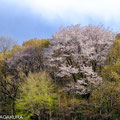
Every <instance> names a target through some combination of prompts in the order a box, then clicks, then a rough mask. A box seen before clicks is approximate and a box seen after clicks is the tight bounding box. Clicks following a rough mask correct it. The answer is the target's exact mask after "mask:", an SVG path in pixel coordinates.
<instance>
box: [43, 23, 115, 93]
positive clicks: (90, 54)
mask: <svg viewBox="0 0 120 120" xmlns="http://www.w3.org/2000/svg"><path fill="white" fill-rule="evenodd" d="M114 39H115V34H114V33H113V32H111V31H110V30H108V29H105V28H103V27H102V26H97V27H95V26H92V25H88V26H86V27H81V26H80V25H75V26H68V27H65V28H63V27H61V28H60V31H59V32H57V33H56V34H54V35H53V38H52V40H51V41H50V47H49V48H47V49H45V51H44V56H45V58H46V60H45V64H46V66H47V67H48V68H49V72H50V73H53V76H54V77H55V78H62V79H64V77H66V76H67V77H71V78H72V80H73V81H72V83H71V84H69V86H70V87H68V88H67V90H74V89H75V88H76V90H77V91H76V92H77V93H80V94H85V93H86V91H87V89H86V86H88V84H93V85H96V84H99V83H100V82H101V81H102V78H101V77H100V76H99V75H98V72H99V71H98V70H97V67H100V66H102V65H104V62H105V60H106V55H107V54H108V52H109V50H110V48H111V47H112V45H113V42H114ZM78 74H80V75H79V77H78V76H77V75H78ZM72 88H73V89H72Z"/></svg>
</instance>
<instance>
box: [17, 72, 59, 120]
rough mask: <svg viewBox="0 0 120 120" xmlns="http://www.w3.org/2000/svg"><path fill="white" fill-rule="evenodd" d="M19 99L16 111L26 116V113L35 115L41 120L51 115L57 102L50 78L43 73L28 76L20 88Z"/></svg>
mask: <svg viewBox="0 0 120 120" xmlns="http://www.w3.org/2000/svg"><path fill="white" fill-rule="evenodd" d="M20 90H21V93H20V97H18V99H17V101H16V103H17V105H16V106H17V107H16V109H17V110H19V111H20V112H22V113H23V114H26V113H27V112H30V113H32V114H33V115H34V114H36V115H38V116H40V117H41V119H42V118H43V119H44V117H46V116H42V115H45V114H46V115H47V114H48V115H49V116H50V115H51V114H52V112H53V110H54V107H55V105H56V102H57V95H56V93H55V85H54V84H53V83H51V78H50V77H49V75H48V74H47V73H45V72H41V73H35V74H32V73H31V74H29V77H28V78H27V80H26V81H25V83H24V84H23V86H22V87H21V89H20Z"/></svg>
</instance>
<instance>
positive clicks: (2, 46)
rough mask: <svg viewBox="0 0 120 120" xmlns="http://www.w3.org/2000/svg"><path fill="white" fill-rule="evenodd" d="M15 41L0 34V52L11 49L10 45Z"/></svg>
mask: <svg viewBox="0 0 120 120" xmlns="http://www.w3.org/2000/svg"><path fill="white" fill-rule="evenodd" d="M16 43H17V41H15V40H13V39H11V38H9V37H6V36H1V37H0V52H2V53H6V52H8V51H10V50H11V49H12V47H13V46H14V45H15V44H16Z"/></svg>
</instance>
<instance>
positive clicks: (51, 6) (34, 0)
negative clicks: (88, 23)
mask: <svg viewBox="0 0 120 120" xmlns="http://www.w3.org/2000/svg"><path fill="white" fill-rule="evenodd" d="M3 1H4V2H6V3H8V4H15V5H18V6H20V7H24V8H26V9H28V10H29V11H31V12H32V13H33V14H38V15H41V16H43V17H44V18H46V19H48V20H54V19H56V18H60V19H62V20H65V21H66V20H68V21H69V20H70V21H71V22H73V23H77V22H78V21H79V19H83V20H84V19H85V18H86V17H88V16H89V17H90V18H92V19H101V20H102V21H104V22H108V21H111V20H112V21H114V22H119V21H120V13H119V12H120V0H3Z"/></svg>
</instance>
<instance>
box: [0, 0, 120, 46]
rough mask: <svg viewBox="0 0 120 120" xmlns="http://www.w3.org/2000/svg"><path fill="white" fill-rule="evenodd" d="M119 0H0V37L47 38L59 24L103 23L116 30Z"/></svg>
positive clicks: (119, 24)
mask: <svg viewBox="0 0 120 120" xmlns="http://www.w3.org/2000/svg"><path fill="white" fill-rule="evenodd" d="M119 5H120V0H0V36H2V35H5V36H8V37H11V38H13V39H15V40H18V41H19V42H18V43H19V44H21V43H22V42H23V41H26V40H29V39H31V38H35V37H36V38H50V37H51V36H52V34H54V33H56V32H57V31H59V27H60V26H68V25H75V24H81V25H82V26H85V25H88V24H93V25H100V24H103V25H104V26H105V27H106V28H109V29H111V30H112V31H114V32H120V7H119Z"/></svg>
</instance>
